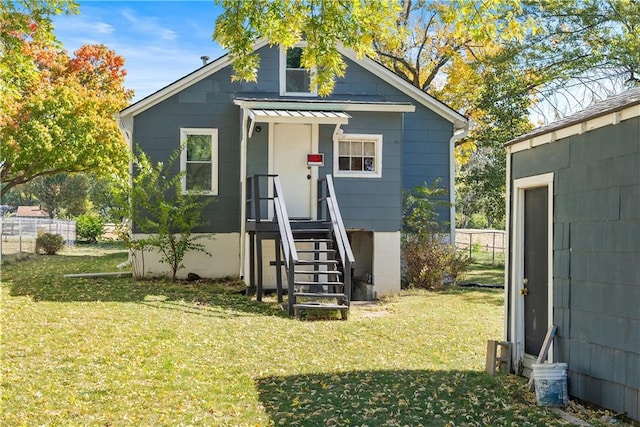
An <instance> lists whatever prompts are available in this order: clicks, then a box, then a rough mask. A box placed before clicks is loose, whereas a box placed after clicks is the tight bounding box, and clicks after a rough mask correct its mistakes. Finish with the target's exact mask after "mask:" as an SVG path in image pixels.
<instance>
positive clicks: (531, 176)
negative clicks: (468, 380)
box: [505, 88, 640, 420]
mask: <svg viewBox="0 0 640 427" xmlns="http://www.w3.org/2000/svg"><path fill="white" fill-rule="evenodd" d="M507 180H508V185H507V188H508V195H507V203H508V227H507V228H508V232H509V237H508V242H509V243H508V245H509V252H508V258H507V264H506V276H507V277H506V280H507V284H508V286H506V289H505V296H506V321H505V330H506V339H507V340H509V341H511V342H512V343H513V344H514V347H513V348H514V351H513V361H512V362H513V366H515V369H516V372H519V373H520V372H521V373H524V374H525V375H528V374H529V373H530V368H531V364H532V363H533V362H535V358H536V356H537V354H538V353H539V351H540V348H541V346H542V342H543V340H544V337H545V334H546V332H547V329H548V328H549V326H550V325H552V324H555V325H557V326H558V332H557V336H556V338H555V340H554V342H553V344H552V347H551V349H550V352H549V356H548V361H552V362H564V363H568V390H569V395H570V396H573V397H575V398H578V399H581V400H584V401H588V402H592V403H595V404H597V405H600V406H603V407H605V408H608V409H610V410H612V411H614V412H617V413H625V414H626V415H627V416H628V417H630V418H632V419H634V420H640V88H635V89H632V90H629V91H627V92H624V93H622V94H620V95H617V96H614V97H611V98H609V99H607V100H605V101H602V102H599V103H597V104H595V105H593V106H592V107H589V108H587V109H585V110H584V111H582V112H580V113H577V114H574V115H571V116H568V117H566V118H564V119H562V120H560V121H558V122H555V123H552V124H550V125H547V126H544V127H541V128H539V129H536V130H534V131H533V132H531V133H529V134H526V135H523V136H521V137H519V138H516V139H514V140H512V141H510V142H509V143H508V144H507Z"/></svg>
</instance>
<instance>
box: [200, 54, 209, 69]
mask: <svg viewBox="0 0 640 427" xmlns="http://www.w3.org/2000/svg"><path fill="white" fill-rule="evenodd" d="M200 59H202V66H203V67H204V66H205V65H207V61H209V57H208V56H207V55H202V56H201V57H200Z"/></svg>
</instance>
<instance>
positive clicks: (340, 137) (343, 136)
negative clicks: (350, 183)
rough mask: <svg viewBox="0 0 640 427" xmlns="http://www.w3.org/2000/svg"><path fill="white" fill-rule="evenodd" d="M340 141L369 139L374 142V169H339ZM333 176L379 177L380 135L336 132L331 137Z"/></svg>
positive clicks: (380, 174) (380, 162)
mask: <svg viewBox="0 0 640 427" xmlns="http://www.w3.org/2000/svg"><path fill="white" fill-rule="evenodd" d="M340 141H371V142H375V144H376V159H375V162H376V164H375V170H374V171H341V170H340V165H339V160H338V158H339V157H340V149H339V143H340ZM333 176H335V177H339V178H381V177H382V135H375V134H366V133H342V132H338V134H337V135H334V137H333Z"/></svg>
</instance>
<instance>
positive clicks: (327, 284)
mask: <svg viewBox="0 0 640 427" xmlns="http://www.w3.org/2000/svg"><path fill="white" fill-rule="evenodd" d="M294 284H295V285H297V286H314V285H319V286H344V283H342V282H306V281H296V282H294Z"/></svg>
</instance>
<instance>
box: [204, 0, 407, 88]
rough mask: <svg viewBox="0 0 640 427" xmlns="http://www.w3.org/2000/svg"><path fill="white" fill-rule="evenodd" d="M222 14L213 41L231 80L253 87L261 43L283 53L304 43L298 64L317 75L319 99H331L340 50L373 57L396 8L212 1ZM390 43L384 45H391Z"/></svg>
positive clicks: (314, 1)
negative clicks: (223, 53) (224, 54)
mask: <svg viewBox="0 0 640 427" xmlns="http://www.w3.org/2000/svg"><path fill="white" fill-rule="evenodd" d="M216 2H217V3H218V4H219V5H221V6H222V8H223V12H222V14H220V16H219V17H218V18H217V20H216V26H215V31H214V34H213V37H214V39H215V40H216V41H217V42H218V43H220V45H221V46H222V47H223V48H225V49H227V50H228V52H229V55H230V56H231V58H232V59H233V69H234V72H235V75H234V78H235V79H241V80H246V81H255V80H256V77H257V70H258V67H259V65H260V64H259V58H258V55H257V54H256V53H255V52H253V46H254V45H255V43H256V42H257V41H258V40H259V39H266V40H267V41H268V42H269V43H271V44H279V45H282V46H284V47H286V48H290V47H293V46H294V45H295V44H296V43H298V42H300V41H301V40H306V42H307V43H308V44H307V46H306V47H305V48H304V49H303V53H302V58H301V64H302V66H303V67H304V68H306V69H308V70H312V69H313V70H315V73H314V74H313V75H312V84H314V85H317V87H318V93H319V94H320V95H321V96H326V95H328V94H330V93H331V91H332V90H333V86H334V83H335V79H336V78H337V77H342V76H344V72H345V69H346V64H345V62H344V59H343V58H342V55H341V54H340V53H339V52H338V47H339V46H340V45H341V44H342V45H344V46H345V47H347V48H350V49H352V50H353V51H355V52H356V54H357V55H359V56H360V57H362V56H364V55H371V54H373V40H374V38H378V39H381V38H386V36H391V34H392V33H391V30H392V28H393V26H394V21H395V19H396V12H397V11H398V4H397V2H395V1H380V0H358V1H335V0H297V1H290V0H245V1H237V0H216ZM392 40H393V39H392V38H391V39H389V40H388V41H387V42H388V43H390V44H391V43H392Z"/></svg>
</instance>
